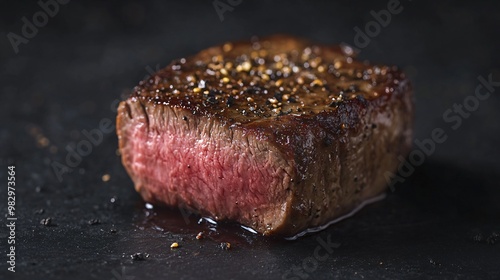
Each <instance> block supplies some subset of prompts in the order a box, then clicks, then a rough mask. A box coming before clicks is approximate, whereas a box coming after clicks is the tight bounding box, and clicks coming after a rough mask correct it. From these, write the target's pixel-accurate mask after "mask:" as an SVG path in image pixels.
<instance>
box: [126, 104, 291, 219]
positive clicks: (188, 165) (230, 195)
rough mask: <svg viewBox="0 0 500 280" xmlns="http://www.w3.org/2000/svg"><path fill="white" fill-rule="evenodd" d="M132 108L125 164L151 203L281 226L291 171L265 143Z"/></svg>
mask: <svg viewBox="0 0 500 280" xmlns="http://www.w3.org/2000/svg"><path fill="white" fill-rule="evenodd" d="M126 102H127V105H125V104H122V106H121V107H120V113H119V114H120V117H119V122H121V120H120V118H131V119H130V120H123V124H124V125H123V127H121V131H120V132H119V136H120V137H121V140H122V141H121V148H122V155H123V157H124V158H123V161H124V163H125V164H124V165H125V166H126V167H127V168H128V172H129V173H130V174H131V177H132V179H133V181H134V183H135V184H136V188H137V189H138V191H140V192H141V194H142V196H143V197H144V198H145V200H147V201H159V202H162V203H165V204H167V205H172V206H179V205H181V206H182V205H184V206H188V207H190V208H193V209H203V211H204V213H203V214H208V215H210V216H213V217H215V218H217V219H232V220H238V221H240V222H243V223H250V224H249V225H251V226H254V227H262V226H264V227H269V228H270V227H272V226H273V225H271V224H268V223H271V221H279V220H281V219H280V216H281V215H283V213H284V211H285V209H283V207H282V205H284V204H285V200H286V197H284V195H285V194H286V191H284V189H285V188H287V185H288V184H289V182H290V178H291V177H290V166H292V165H291V163H290V162H288V163H287V162H285V160H284V159H283V158H282V157H281V155H280V154H279V153H277V152H276V150H275V149H274V148H273V147H270V146H269V144H268V143H267V142H265V141H259V140H257V139H256V138H255V137H253V136H252V135H250V134H249V135H245V134H244V133H243V132H242V131H240V130H232V129H228V128H227V127H223V126H222V125H221V124H219V123H218V122H217V121H215V120H213V119H209V118H205V117H200V116H196V117H194V116H193V115H192V114H191V113H190V112H189V111H185V110H182V109H179V108H172V107H167V106H152V105H151V106H145V107H143V106H142V105H141V104H140V102H139V101H137V100H133V99H132V100H128V101H126ZM156 110H161V112H158V111H156ZM276 205H280V206H279V207H276ZM273 208H274V209H276V210H273V211H270V210H269V209H273ZM259 215H264V216H262V217H259Z"/></svg>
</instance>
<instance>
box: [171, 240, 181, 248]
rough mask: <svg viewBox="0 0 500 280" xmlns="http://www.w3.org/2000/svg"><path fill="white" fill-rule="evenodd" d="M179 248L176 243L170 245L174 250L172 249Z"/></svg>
mask: <svg viewBox="0 0 500 280" xmlns="http://www.w3.org/2000/svg"><path fill="white" fill-rule="evenodd" d="M178 247H179V243H177V242H174V243H172V245H170V248H172V249H174V248H178Z"/></svg>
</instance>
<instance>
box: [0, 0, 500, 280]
mask: <svg viewBox="0 0 500 280" xmlns="http://www.w3.org/2000/svg"><path fill="white" fill-rule="evenodd" d="M311 2H312V1H307V2H306V1H289V2H286V3H275V4H269V3H266V2H264V1H260V2H257V1H245V0H243V2H242V3H241V4H240V5H238V6H236V7H235V8H234V10H233V11H230V12H226V13H225V14H224V21H222V22H221V21H220V20H219V17H218V15H217V13H216V12H215V10H214V7H213V6H212V4H211V2H210V1H206V3H202V2H201V3H197V4H195V3H194V2H191V1H185V2H183V3H182V4H181V3H178V4H168V5H167V4H163V1H156V2H151V3H148V4H146V3H142V2H133V1H122V2H118V1H116V2H106V4H105V3H94V4H86V5H85V6H84V5H83V4H81V3H78V2H76V1H75V2H70V3H68V4H67V5H65V6H61V7H60V11H59V13H57V15H55V16H54V17H53V18H50V20H49V22H48V24H47V25H46V26H45V27H43V28H40V29H39V32H38V34H37V35H36V36H35V37H34V38H32V39H30V41H29V43H27V44H22V45H20V48H19V53H18V54H14V52H13V49H12V47H11V46H10V44H9V41H8V39H6V38H7V37H6V34H7V33H8V32H15V33H18V34H19V33H20V30H21V27H22V24H23V23H22V20H21V18H22V17H23V16H27V17H29V18H31V17H32V15H33V14H34V13H35V12H37V11H38V10H40V7H39V6H38V5H37V4H36V3H35V2H26V3H25V4H24V5H21V4H18V5H17V6H16V7H13V6H12V7H11V6H7V5H8V4H7V3H4V4H3V5H2V9H1V10H2V17H1V21H0V22H1V34H0V35H1V36H0V38H2V39H1V40H0V61H1V64H0V79H1V84H0V90H1V97H2V102H1V103H0V120H1V121H0V122H1V126H0V127H1V130H0V148H1V149H0V166H1V168H2V169H4V171H3V172H0V182H4V183H2V184H4V186H5V185H6V183H5V182H6V172H7V170H6V166H7V165H8V164H10V163H12V162H14V163H15V165H16V172H17V184H18V189H17V216H18V219H19V220H18V224H17V225H18V226H17V229H16V231H17V235H16V237H17V242H18V244H17V247H16V248H17V251H16V254H17V265H16V270H17V272H16V274H15V278H11V277H12V275H11V274H9V273H10V272H7V270H6V269H7V267H6V262H5V258H6V257H5V253H4V252H5V251H6V237H7V234H8V232H7V229H6V227H4V226H2V228H1V231H0V239H1V242H0V248H1V251H2V256H3V257H2V258H1V259H2V260H1V263H2V265H1V266H0V267H1V270H0V278H2V279H71V278H72V279H89V278H95V279H113V278H114V279H132V277H135V278H134V279H150V278H159V277H160V276H161V277H162V278H168V279H175V278H184V279H196V278H224V279H230V278H235V279H236V278H238V279H240V278H255V277H259V278H269V279H276V278H281V277H282V276H285V278H290V279H293V278H292V277H298V279H300V276H298V275H296V276H293V275H292V274H286V273H287V272H288V271H291V269H293V268H294V266H295V267H298V266H302V264H303V262H304V260H305V262H306V264H307V263H308V261H310V260H311V259H310V258H309V259H308V257H314V251H315V248H316V247H317V246H318V245H319V244H320V243H319V242H318V241H317V238H318V237H319V238H322V239H324V240H326V239H327V237H328V236H329V238H330V239H331V240H332V241H333V242H335V243H339V244H340V246H339V247H338V248H336V249H334V250H333V251H332V253H331V254H329V256H328V258H327V259H326V260H323V261H318V262H317V267H316V266H312V265H313V264H314V263H309V265H311V267H309V270H310V271H311V272H308V273H307V275H305V274H304V275H301V276H302V277H303V278H305V277H306V276H309V278H311V279H312V278H314V279H316V278H332V277H338V278H355V279H357V278H387V279H401V278H416V277H434V278H447V279H453V278H460V279H477V278H491V279H495V278H499V277H500V267H499V266H498V260H499V259H500V245H499V244H498V243H499V242H500V241H498V239H495V237H494V233H498V232H499V231H500V206H498V205H499V204H498V199H499V198H500V188H499V183H498V182H499V179H500V175H499V169H500V161H499V156H500V153H499V151H498V143H499V140H500V133H499V132H498V128H499V122H498V120H499V119H500V111H499V110H498V108H499V105H500V98H498V95H497V93H498V89H497V91H495V92H494V93H493V94H492V96H491V97H490V98H489V99H488V100H486V101H481V102H480V103H479V107H478V109H477V110H475V111H473V112H471V114H470V116H468V115H467V118H463V122H462V124H461V125H460V126H458V128H457V129H456V130H454V129H452V125H453V124H454V123H450V122H448V123H447V122H446V121H445V120H443V113H444V112H446V110H448V109H450V108H452V107H453V104H454V103H462V101H463V100H464V99H465V98H467V97H468V96H471V95H472V94H473V93H474V90H475V88H476V86H477V85H478V84H479V82H478V80H477V78H478V76H483V77H488V75H489V74H490V73H491V74H492V75H493V80H500V73H499V68H498V63H499V61H500V60H499V54H498V51H497V50H498V48H499V47H500V44H499V37H498V30H499V27H500V24H499V22H498V18H499V17H500V14H499V13H500V12H499V11H500V10H499V9H498V8H497V7H496V6H495V2H493V1H491V2H486V1H485V2H482V1H474V2H465V1H463V2H459V3H455V2H451V1H441V2H440V3H439V4H438V3H432V2H430V1H411V2H410V1H402V2H401V3H402V5H403V7H404V9H403V11H402V12H401V13H400V14H398V15H392V19H391V22H390V24H389V25H388V26H387V27H385V28H382V29H381V31H380V34H378V36H375V37H374V38H373V39H372V40H371V42H370V44H369V45H368V46H367V47H366V48H363V49H362V50H361V53H360V57H361V58H365V59H369V60H370V61H372V62H374V63H384V64H395V65H400V66H401V67H402V68H403V70H404V71H406V72H408V74H409V76H410V78H411V79H412V82H413V84H414V89H415V95H416V98H417V116H416V136H415V137H416V138H418V139H420V140H422V139H424V138H429V137H430V135H431V132H432V131H433V129H435V128H442V129H443V130H444V131H445V132H446V134H447V136H448V138H447V140H446V141H445V142H444V143H442V144H436V149H435V152H434V153H433V154H432V155H431V156H430V157H428V158H426V160H425V163H424V164H423V165H421V166H419V167H418V168H417V169H416V171H415V172H414V173H413V174H412V175H411V176H410V177H409V178H408V179H407V180H405V182H404V183H401V184H398V185H396V191H395V192H394V193H390V194H389V195H388V198H387V199H386V200H384V201H382V202H379V203H376V204H374V205H371V206H369V207H367V208H366V209H365V210H363V211H362V212H360V213H358V214H357V215H356V216H355V217H353V218H351V219H348V220H345V221H343V222H341V223H339V224H337V225H335V226H332V227H330V228H329V229H328V230H325V231H323V232H321V233H319V234H316V235H312V236H308V237H305V238H302V239H300V240H298V241H294V242H284V241H273V240H266V239H261V238H256V237H252V236H251V235H250V234H248V233H244V232H242V231H239V230H230V229H226V228H224V229H221V230H219V232H221V233H220V234H219V235H217V234H212V235H211V236H209V237H207V238H206V239H204V240H201V241H199V240H196V239H195V238H194V236H195V235H196V234H197V232H198V231H200V230H204V231H206V232H207V233H208V231H209V230H208V226H207V225H206V224H202V225H197V223H196V221H197V219H196V218H195V217H190V220H188V221H189V225H187V226H185V224H186V222H185V221H184V220H183V219H182V215H181V214H179V213H178V214H177V215H175V214H172V213H171V214H158V216H156V217H154V218H153V219H150V218H147V217H146V213H150V212H145V210H144V209H145V208H144V205H143V203H142V202H141V199H140V198H139V196H138V195H137V194H136V193H135V192H134V190H133V187H132V182H131V181H130V179H129V178H128V177H127V175H126V174H125V171H124V169H123V167H122V166H121V164H120V161H119V157H117V156H116V154H115V151H116V148H117V140H116V136H115V134H114V132H111V133H105V134H104V138H103V141H102V143H99V144H98V145H94V146H93V147H92V152H91V153H90V154H89V155H88V156H84V157H83V159H82V161H81V163H79V164H78V165H77V167H76V168H74V169H73V171H72V172H68V173H67V174H65V175H64V176H63V178H62V181H59V180H58V179H57V177H56V175H55V173H54V172H53V169H52V167H51V164H52V163H53V162H60V163H65V162H66V161H65V157H66V155H67V154H68V152H67V151H65V147H66V146H67V145H68V144H76V143H79V142H81V141H82V139H85V136H84V135H82V131H83V130H92V129H96V128H99V123H100V121H101V120H103V119H110V120H113V119H114V117H115V113H114V112H113V110H112V107H113V106H112V104H113V101H114V100H116V98H118V97H120V95H121V94H125V95H128V94H129V93H130V89H131V88H132V87H133V86H135V85H136V84H137V82H138V81H139V80H141V79H142V78H144V76H146V75H148V72H151V71H154V70H155V69H156V68H157V65H158V67H163V66H165V65H167V64H168V63H169V62H170V61H171V60H173V59H175V58H179V57H182V56H186V55H190V54H194V53H196V52H197V51H199V50H201V49H203V48H206V47H208V46H211V45H215V44H218V43H221V42H224V41H227V40H235V39H246V38H249V37H250V36H252V35H255V34H257V35H268V34H272V33H276V32H285V33H290V34H294V35H299V36H305V37H309V38H311V39H312V40H315V41H320V42H324V43H340V42H345V43H350V44H353V43H354V40H353V38H354V35H355V31H354V30H353V28H354V27H355V26H359V27H360V28H363V27H364V25H365V24H366V23H367V22H369V21H370V20H372V19H373V17H372V15H371V14H370V10H375V11H378V10H380V9H382V8H384V7H386V6H387V2H386V1H376V2H371V3H370V4H365V5H359V4H358V5H355V7H351V6H352V4H349V3H348V2H347V1H346V2H344V3H339V4H332V3H329V2H327V1H322V2H315V3H311ZM37 137H38V138H37ZM44 137H45V138H47V140H48V141H49V143H48V145H47V146H45V145H46V144H47V141H46V140H44ZM104 174H109V175H110V180H109V181H107V182H103V180H102V179H101V177H102V175H104ZM5 190H6V187H2V188H1V192H0V194H1V196H0V199H1V203H0V205H1V206H2V213H5V212H6V211H5V204H6V203H5V202H6V192H5ZM114 197H116V201H115V202H114V203H112V202H111V199H112V198H114ZM38 209H44V213H43V214H37V213H36V210H38ZM3 217H4V216H3V215H2V218H3ZM47 217H52V222H53V224H54V225H53V226H49V227H46V226H43V225H41V224H40V220H42V219H44V218H47ZM160 218H163V219H164V221H163V222H161V219H160ZM92 219H99V220H100V223H97V224H94V225H90V224H89V221H91V220H92ZM155 225H161V227H163V228H165V229H166V230H163V231H161V230H160V229H159V228H157V227H155ZM111 229H115V230H116V233H112V232H111ZM231 232H232V233H231ZM226 240H227V241H229V240H230V242H231V243H232V244H233V246H232V248H231V249H230V250H227V251H226V250H222V249H221V248H220V247H219V246H220V242H223V241H226ZM495 240H497V243H495V244H491V243H494V241H495ZM174 241H177V242H179V243H180V245H181V247H180V248H177V249H176V250H171V249H170V244H171V243H172V242H174ZM137 252H141V253H148V254H150V255H149V258H146V260H144V261H137V260H136V261H133V260H132V259H131V257H130V255H131V254H134V253H137ZM322 253H323V251H322ZM122 272H123V274H122ZM7 277H9V278H7Z"/></svg>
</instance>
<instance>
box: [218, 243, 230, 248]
mask: <svg viewBox="0 0 500 280" xmlns="http://www.w3.org/2000/svg"><path fill="white" fill-rule="evenodd" d="M220 247H221V248H222V249H223V250H229V249H231V243H229V242H222V243H221V244H220Z"/></svg>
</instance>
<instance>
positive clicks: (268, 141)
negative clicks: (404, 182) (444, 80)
mask: <svg viewBox="0 0 500 280" xmlns="http://www.w3.org/2000/svg"><path fill="white" fill-rule="evenodd" d="M412 119H413V97H412V92H411V87H410V84H409V81H408V79H407V78H406V77H405V75H404V74H403V73H402V72H400V71H399V70H398V69H397V68H396V67H390V66H381V65H371V64H368V63H367V62H360V61H357V60H355V57H354V53H353V51H352V49H351V48H348V47H340V46H323V45H319V44H315V43H310V42H308V41H305V40H302V39H297V38H294V37H288V36H272V37H268V38H264V39H261V40H257V39H256V40H251V41H249V42H237V43H226V44H224V45H221V46H216V47H212V48H209V49H206V50H204V51H202V52H200V53H198V54H196V55H194V56H192V57H189V58H185V59H184V58H182V59H179V60H176V61H174V62H172V63H171V64H170V65H169V66H168V67H166V68H165V69H162V70H160V71H158V72H157V73H155V74H154V75H153V76H152V77H150V78H148V79H146V80H144V81H142V82H141V83H140V84H139V86H137V87H136V88H135V89H134V92H133V94H132V95H131V96H130V98H128V99H127V100H126V101H123V102H122V103H121V104H120V106H119V111H118V116H117V133H118V139H119V146H120V151H121V155H122V162H123V165H124V166H125V168H126V170H127V172H128V173H129V174H130V177H131V178H132V181H133V182H134V184H135V188H136V190H137V191H138V192H140V194H141V195H142V197H143V198H144V200H146V201H148V202H151V203H157V204H164V205H168V206H172V207H184V208H188V209H189V210H191V211H196V212H197V213H199V214H200V215H207V216H210V217H212V218H214V219H216V220H233V221H237V222H239V223H241V224H243V225H246V226H249V227H251V228H253V229H255V230H256V231H258V232H259V233H262V234H264V235H278V234H279V235H284V236H291V235H295V234H297V233H299V232H301V231H303V230H305V229H307V228H310V227H317V226H321V225H324V224H325V223H327V222H328V221H331V220H332V219H334V218H336V217H339V216H341V215H344V214H346V213H348V212H349V211H351V210H352V209H354V208H355V207H356V206H358V205H359V204H360V203H362V202H363V201H365V200H367V199H370V198H372V197H374V196H377V195H379V194H380V193H381V192H383V191H384V190H385V189H386V186H387V183H388V182H387V181H386V179H385V177H384V174H385V173H387V172H393V171H395V170H396V168H397V166H398V163H399V161H398V156H405V155H406V154H407V153H408V152H409V149H410V147H411V140H412Z"/></svg>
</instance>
